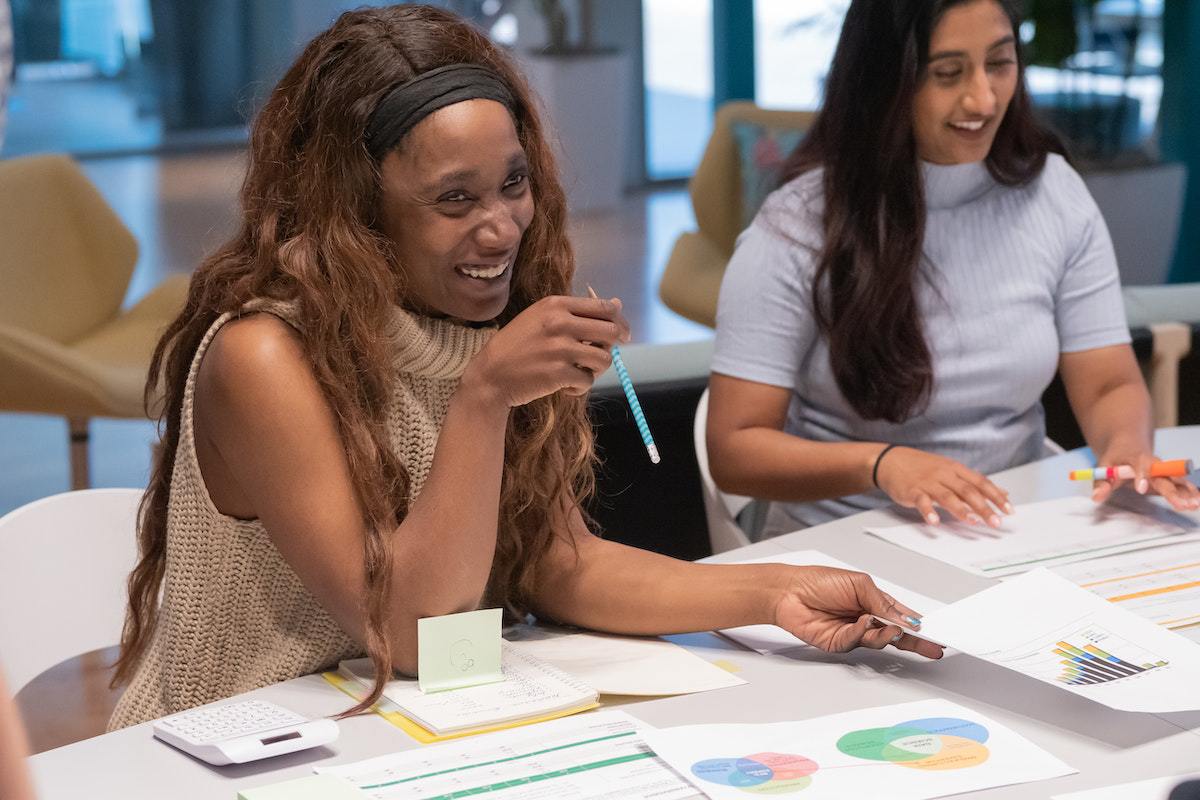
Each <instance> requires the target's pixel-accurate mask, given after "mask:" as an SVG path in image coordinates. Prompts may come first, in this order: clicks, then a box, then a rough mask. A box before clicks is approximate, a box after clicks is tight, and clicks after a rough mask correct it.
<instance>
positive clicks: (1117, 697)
mask: <svg viewBox="0 0 1200 800" xmlns="http://www.w3.org/2000/svg"><path fill="white" fill-rule="evenodd" d="M921 632H922V634H924V635H926V636H929V637H931V638H933V639H935V640H937V641H941V642H945V643H946V644H948V645H950V646H951V647H954V648H957V649H959V650H962V651H963V652H965V653H969V654H970V655H973V656H975V657H977V658H982V659H984V660H985V661H990V662H991V663H993V664H996V665H998V666H1001V667H1004V668H1006V669H1011V670H1013V671H1015V672H1019V673H1021V674H1023V675H1027V676H1029V677H1031V678H1034V679H1036V680H1039V681H1042V682H1044V683H1046V684H1047V685H1050V686H1054V687H1056V688H1057V689H1060V690H1063V691H1067V692H1071V693H1072V694H1078V695H1080V696H1081V697H1086V698H1088V699H1089V700H1094V701H1095V702H1097V703H1103V704H1104V705H1106V706H1109V707H1110V708H1116V709H1120V710H1122V711H1143V712H1151V713H1158V712H1169V711H1200V688H1197V685H1196V678H1195V676H1196V675H1200V645H1198V644H1197V643H1196V642H1192V641H1188V639H1187V638H1185V637H1183V636H1180V635H1179V634H1178V633H1174V632H1172V631H1169V630H1165V629H1164V628H1163V627H1162V626H1161V625H1155V624H1153V623H1151V622H1150V621H1149V620H1146V619H1144V618H1142V617H1139V616H1138V615H1136V614H1133V613H1131V612H1130V611H1129V610H1128V609H1124V608H1121V604H1119V603H1111V602H1108V601H1107V600H1105V599H1103V598H1102V597H1100V596H1097V595H1096V594H1093V593H1092V592H1089V591H1087V590H1086V589H1083V588H1082V587H1080V586H1077V585H1075V584H1073V583H1071V582H1070V581H1069V580H1067V579H1066V578H1064V577H1063V576H1061V575H1058V574H1055V573H1053V572H1050V571H1049V570H1045V569H1038V570H1033V571H1031V572H1027V573H1025V574H1024V575H1020V576H1018V577H1015V578H1009V579H1008V580H1005V581H1002V582H1001V583H999V584H996V585H995V586H992V587H990V588H987V589H984V590H983V591H982V592H977V593H976V594H973V595H971V596H970V597H965V598H963V599H962V600H959V601H958V602H957V603H951V604H950V605H948V606H943V607H942V608H940V609H937V610H935V611H933V612H931V613H929V614H927V615H926V616H925V618H924V620H922V624H921Z"/></svg>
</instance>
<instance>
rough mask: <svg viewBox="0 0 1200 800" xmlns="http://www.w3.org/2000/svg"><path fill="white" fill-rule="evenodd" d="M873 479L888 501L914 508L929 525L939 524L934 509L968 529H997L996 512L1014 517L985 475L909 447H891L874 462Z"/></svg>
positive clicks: (1001, 492)
mask: <svg viewBox="0 0 1200 800" xmlns="http://www.w3.org/2000/svg"><path fill="white" fill-rule="evenodd" d="M875 478H876V481H877V483H878V484H879V488H880V489H882V490H883V491H884V492H885V493H886V494H887V495H888V497H890V498H892V500H893V501H895V502H896V503H897V504H898V505H901V506H904V507H905V508H915V509H916V510H917V511H918V512H920V514H921V517H922V518H923V519H924V520H925V521H926V522H928V523H929V524H930V525H936V524H938V522H939V521H940V519H941V518H940V517H939V516H938V513H937V510H936V508H935V506H940V507H941V508H944V509H946V511H948V512H949V513H950V514H951V515H952V516H953V517H954V518H955V519H957V520H959V521H960V522H966V523H968V524H971V525H984V524H987V525H990V526H991V527H993V528H998V527H1000V524H1001V523H1000V516H999V512H1003V513H1005V514H1011V513H1013V507H1012V504H1011V503H1010V502H1009V501H1008V492H1006V491H1004V490H1003V489H1001V488H1000V487H999V486H997V485H996V484H994V483H992V482H991V481H990V480H988V478H987V476H986V475H983V474H982V473H979V472H976V471H975V470H973V469H971V468H969V467H965V466H963V465H962V464H960V463H958V462H957V461H955V460H954V459H952V458H946V457H945V456H939V455H936V454H934V453H926V452H924V451H921V450H917V449H914V448H911V447H893V448H892V449H891V450H889V451H888V452H887V453H885V454H884V456H883V458H882V459H881V460H879V461H878V462H877V469H876V472H875Z"/></svg>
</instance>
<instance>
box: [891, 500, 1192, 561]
mask: <svg viewBox="0 0 1200 800" xmlns="http://www.w3.org/2000/svg"><path fill="white" fill-rule="evenodd" d="M1001 520H1002V522H1003V525H1002V526H1001V527H1000V528H999V529H993V528H989V527H986V526H980V525H964V524H962V523H959V522H952V521H950V522H943V523H942V524H940V525H936V526H935V525H926V524H923V523H920V524H913V525H898V526H895V527H888V528H868V529H867V532H868V533H871V534H874V535H875V536H878V537H879V538H880V539H883V540H884V541H887V542H891V543H892V544H897V545H900V546H901V547H904V548H907V549H909V550H913V551H916V552H918V553H920V554H921V555H924V556H929V557H930V558H934V559H937V560H938V561H944V562H946V563H947V564H953V565H954V566H956V567H960V568H962V569H965V570H967V571H968V572H973V573H975V574H976V575H982V576H983V577H985V578H1002V577H1004V576H1007V575H1019V574H1020V573H1022V572H1027V571H1029V570H1031V569H1034V568H1035V567H1054V566H1058V565H1060V564H1070V563H1074V562H1077V561H1086V560H1087V559H1092V558H1099V557H1101V556H1109V555H1113V554H1115V553H1127V552H1130V551H1133V550H1142V549H1145V548H1147V547H1157V546H1159V545H1164V544H1176V543H1179V542H1184V541H1196V540H1200V514H1196V513H1190V514H1185V513H1182V512H1178V511H1175V510H1173V509H1171V508H1169V507H1168V506H1167V505H1166V504H1165V503H1164V502H1163V501H1161V500H1159V499H1157V498H1155V499H1150V498H1145V497H1141V496H1138V495H1132V496H1131V495H1128V494H1123V495H1122V496H1121V497H1120V498H1119V499H1117V500H1114V501H1111V502H1108V503H1104V504H1102V505H1097V504H1096V503H1093V502H1092V500H1091V498H1089V497H1068V498H1060V499H1058V500H1046V501H1044V502H1041V503H1028V504H1025V505H1020V506H1017V513H1015V514H1013V515H1011V516H1002V517H1001Z"/></svg>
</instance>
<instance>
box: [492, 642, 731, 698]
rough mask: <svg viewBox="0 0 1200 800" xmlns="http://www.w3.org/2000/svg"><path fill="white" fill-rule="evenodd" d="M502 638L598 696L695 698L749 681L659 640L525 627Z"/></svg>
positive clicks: (512, 646) (675, 645)
mask: <svg viewBox="0 0 1200 800" xmlns="http://www.w3.org/2000/svg"><path fill="white" fill-rule="evenodd" d="M504 635H505V639H506V640H507V642H508V646H509V647H511V648H513V649H515V650H517V651H518V652H521V653H525V654H526V655H531V656H533V657H534V658H537V659H539V660H541V661H545V662H547V663H549V664H553V665H554V666H556V667H558V668H559V669H561V670H562V671H563V672H566V673H568V674H570V675H573V676H575V677H576V678H578V679H579V680H581V681H583V682H584V683H586V684H587V685H588V686H591V687H592V688H594V689H595V690H596V691H598V692H600V694H620V695H634V696H661V695H673V694H691V693H693V692H707V691H710V690H712V689H724V688H727V687H729V686H741V685H742V684H744V683H745V682H746V681H744V680H742V679H741V678H739V677H737V676H736V675H733V674H731V673H729V672H727V671H726V670H723V669H721V668H720V667H718V666H716V665H715V664H711V663H709V662H708V661H705V660H704V659H703V658H700V657H699V656H697V655H695V654H694V653H692V652H690V651H688V650H686V649H684V648H682V647H680V646H679V645H677V644H674V643H673V642H668V641H665V640H663V639H658V638H651V637H645V638H643V637H631V636H608V635H605V634H600V633H568V632H563V631H561V630H553V629H551V630H547V629H545V628H541V627H531V626H527V625H520V626H517V627H515V628H512V629H510V630H508V631H506V632H505V634H504Z"/></svg>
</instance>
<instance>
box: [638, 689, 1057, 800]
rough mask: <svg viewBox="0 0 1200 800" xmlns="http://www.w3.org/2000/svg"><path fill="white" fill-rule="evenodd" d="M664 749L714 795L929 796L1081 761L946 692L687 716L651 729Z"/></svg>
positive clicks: (818, 799) (728, 799)
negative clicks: (774, 715)
mask: <svg viewBox="0 0 1200 800" xmlns="http://www.w3.org/2000/svg"><path fill="white" fill-rule="evenodd" d="M646 741H647V743H648V744H649V745H650V747H651V748H653V750H654V752H656V753H657V754H658V755H659V757H660V758H662V759H663V760H664V761H666V762H667V763H668V764H670V765H671V766H672V767H674V768H675V770H676V771H677V772H679V773H681V774H683V775H686V776H688V778H690V779H691V781H692V783H694V784H695V785H696V787H697V788H699V789H701V790H702V791H703V792H704V793H705V794H707V795H708V796H709V797H710V798H713V800H745V798H746V797H747V795H750V796H754V795H761V796H775V795H789V796H790V795H792V794H793V793H796V796H797V797H802V798H804V800H834V799H835V798H836V800H844V799H845V798H852V797H862V798H887V799H888V800H922V799H923V798H928V797H943V796H945V795H951V794H958V793H960V792H971V791H977V790H979V789H990V788H993V787H996V786H1007V785H1010V784H1016V783H1026V782H1029V781H1037V780H1044V779H1047V778H1056V777H1058V776H1060V775H1069V774H1071V773H1073V772H1075V770H1073V769H1071V768H1070V767H1069V766H1067V765H1066V764H1064V763H1063V762H1061V761H1059V760H1058V759H1057V758H1055V757H1054V756H1052V755H1050V754H1049V753H1047V752H1046V751H1044V750H1042V749H1041V748H1039V747H1037V746H1036V745H1034V744H1033V743H1032V742H1029V741H1028V740H1026V739H1024V738H1023V737H1021V736H1019V735H1018V734H1016V733H1014V732H1013V731H1011V730H1009V729H1008V728H1006V727H1004V726H1003V725H1000V724H999V723H997V722H994V721H992V720H991V719H988V718H987V717H985V716H983V715H982V714H978V713H976V712H975V711H972V710H970V709H968V708H964V707H963V706H960V705H957V704H955V703H951V702H949V701H946V700H921V701H918V702H915V703H900V704H898V705H892V706H882V707H879V708H867V709H862V710H859V711H848V712H844V713H841V714H831V715H829V716H825V717H817V718H816V719H809V720H804V721H802V722H774V723H767V724H759V725H746V724H736V725H685V726H681V727H677V728H662V729H659V730H651V731H647V733H646Z"/></svg>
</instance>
